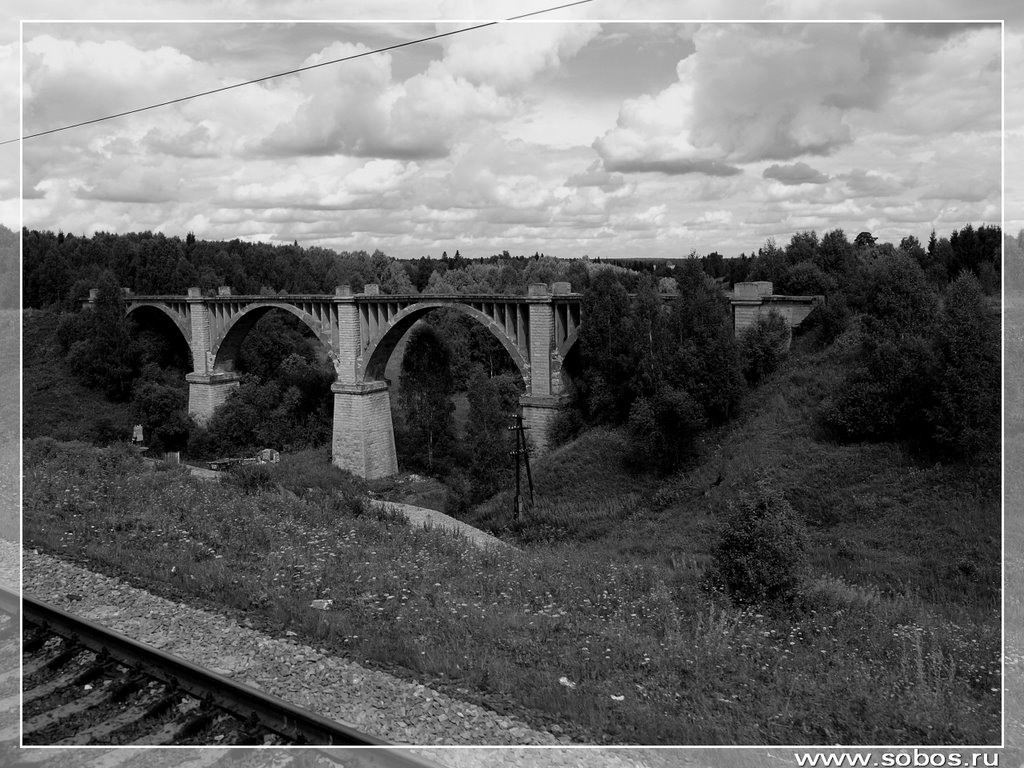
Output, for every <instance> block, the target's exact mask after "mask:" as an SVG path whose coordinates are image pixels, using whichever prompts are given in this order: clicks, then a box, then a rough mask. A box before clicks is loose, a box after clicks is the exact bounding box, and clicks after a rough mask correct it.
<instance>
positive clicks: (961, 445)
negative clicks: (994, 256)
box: [927, 265, 1000, 457]
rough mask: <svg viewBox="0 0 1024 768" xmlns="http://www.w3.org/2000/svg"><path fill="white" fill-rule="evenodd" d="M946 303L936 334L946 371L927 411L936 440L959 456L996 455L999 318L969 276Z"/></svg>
mask: <svg viewBox="0 0 1024 768" xmlns="http://www.w3.org/2000/svg"><path fill="white" fill-rule="evenodd" d="M986 266H987V265H986ZM944 298H945V302H944V306H943V311H942V313H941V314H940V321H939V324H938V333H937V337H938V338H937V347H938V356H939V358H940V360H941V364H942V370H941V375H940V376H938V377H936V378H937V380H936V386H935V395H934V405H933V406H932V407H931V408H929V409H928V412H927V419H928V425H929V428H930V432H931V438H932V440H933V442H934V443H935V444H936V446H937V447H938V448H939V449H940V450H942V451H944V452H946V453H948V454H951V455H954V456H960V457H968V456H978V455H981V454H983V453H991V452H993V451H997V450H998V448H999V398H1000V338H999V336H1000V334H999V318H998V315H997V314H996V313H995V312H993V311H992V310H990V309H989V308H988V306H987V305H986V300H985V297H984V295H983V293H982V286H981V284H980V283H979V281H978V279H977V278H975V277H974V275H973V274H971V273H970V272H966V271H965V272H963V273H962V274H961V275H960V277H958V278H957V279H956V280H954V281H953V282H952V283H950V284H949V286H948V287H947V289H946V293H945V297H944Z"/></svg>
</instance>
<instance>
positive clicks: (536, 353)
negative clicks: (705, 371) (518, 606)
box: [84, 283, 821, 479]
mask: <svg viewBox="0 0 1024 768" xmlns="http://www.w3.org/2000/svg"><path fill="white" fill-rule="evenodd" d="M771 291H772V286H771V283H739V284H737V286H736V292H735V295H734V296H733V298H732V304H733V314H734V324H735V327H736V331H737V333H738V332H739V331H741V330H742V329H743V328H744V327H746V326H747V325H749V324H751V323H753V322H755V321H756V319H757V317H758V316H759V315H760V314H761V313H762V312H767V311H769V310H770V309H777V310H779V311H780V312H781V314H783V316H784V317H785V318H786V319H787V321H789V323H790V324H791V325H796V324H798V323H799V322H800V321H802V320H803V319H804V317H806V316H807V314H808V313H809V312H810V310H811V308H812V307H813V305H814V303H816V302H817V301H818V300H820V298H821V297H816V296H815V297H812V296H785V297H782V296H773V295H771ZM95 298H96V292H95V289H94V290H93V291H90V298H89V300H88V301H86V302H84V303H85V304H86V305H89V304H91V303H92V302H93V301H95ZM580 299H581V297H580V295H579V294H574V293H572V292H571V286H570V285H569V283H553V284H552V285H551V286H550V288H549V286H547V285H544V284H535V285H531V286H530V287H529V291H528V293H527V295H526V296H504V295H502V296H498V295H466V294H458V295H424V294H414V295H385V294H381V293H380V290H379V287H378V286H376V285H368V286H366V289H365V292H363V293H359V294H354V293H353V292H352V290H351V288H349V287H348V286H339V287H338V288H337V289H335V293H334V295H333V296H330V295H309V296H296V295H287V296H284V295H280V296H236V295H232V293H231V290H230V289H229V288H226V287H222V288H221V289H220V290H219V292H218V295H217V296H203V295H202V294H201V292H200V290H199V289H198V288H190V289H189V292H188V295H187V296H142V295H134V294H130V293H128V294H126V296H125V301H126V308H127V313H128V315H129V316H133V315H134V316H136V317H138V318H139V319H140V320H141V319H143V318H144V316H145V315H147V314H149V315H152V313H157V315H158V316H160V317H162V318H164V319H165V322H164V326H165V327H166V325H167V323H166V321H167V320H169V321H170V323H171V324H173V326H174V327H175V328H177V330H178V331H179V332H180V333H181V336H182V338H183V339H184V341H185V343H186V344H187V345H188V348H189V350H190V352H191V357H192V372H191V373H188V374H187V375H186V376H185V379H186V380H187V381H188V384H189V402H188V409H189V413H190V414H191V415H192V416H193V417H194V418H195V419H196V420H197V421H198V422H200V423H203V422H205V421H207V420H208V419H209V418H210V417H211V416H212V415H213V412H214V410H215V409H216V408H217V406H218V405H220V404H221V403H223V402H224V401H225V400H226V399H227V396H228V393H229V392H230V391H231V390H232V389H233V388H234V387H236V386H238V383H239V381H240V379H241V376H240V374H239V373H238V372H237V371H236V370H235V361H236V357H237V355H238V351H239V349H240V347H241V344H242V341H243V339H245V336H246V334H248V333H249V331H250V330H252V328H253V326H254V325H255V324H256V322H257V321H258V320H259V319H260V318H261V317H262V316H263V315H265V314H266V313H268V312H270V311H273V310H275V309H276V310H283V311H285V312H290V313H291V314H293V315H295V316H296V317H298V318H299V319H300V320H301V321H302V322H303V323H304V324H305V325H306V326H307V327H308V328H309V329H310V331H312V333H313V334H314V335H315V336H316V338H317V339H319V340H320V342H321V343H322V344H323V345H324V347H325V348H326V350H327V353H328V355H329V356H330V359H331V361H332V363H333V364H334V370H335V373H336V379H335V382H334V384H333V385H332V386H331V390H332V392H333V393H334V426H333V436H332V456H333V461H334V463H335V464H336V465H337V466H339V467H341V468H342V469H347V470H349V471H351V472H353V473H354V474H357V475H360V476H361V477H365V478H370V479H372V478H377V477H386V476H388V475H392V474H395V473H396V472H397V471H398V462H397V458H396V454H395V437H394V430H393V427H392V421H391V399H390V393H389V382H388V381H387V380H386V379H385V378H384V369H385V366H386V365H387V363H388V359H389V358H390V357H391V353H392V352H393V351H394V349H395V346H396V345H397V344H398V342H399V341H400V340H401V339H402V337H403V336H404V335H405V334H406V333H407V332H408V331H409V329H410V328H411V327H412V326H413V324H414V323H415V322H416V321H417V320H420V319H421V318H423V317H424V316H425V315H427V314H428V313H429V312H432V311H434V310H436V309H439V308H441V307H449V308H452V309H454V310H457V311H459V312H462V313H463V314H465V315H468V316H469V317H471V318H473V319H474V320H476V321H477V322H479V323H482V324H483V325H484V327H486V328H487V329H488V330H489V331H490V332H491V333H492V334H494V336H495V337H496V338H497V339H498V341H500V342H501V344H502V346H504V348H505V350H506V351H507V352H508V354H509V356H510V357H511V358H512V360H513V361H514V362H515V364H516V366H517V368H518V369H519V372H520V374H521V375H522V377H523V383H524V385H525V390H524V394H523V395H522V396H521V397H520V404H521V406H522V413H523V422H524V424H525V425H526V426H528V427H530V430H531V431H530V439H531V442H532V444H533V446H534V449H535V450H536V451H537V452H543V451H544V450H545V448H546V447H547V444H548V433H549V430H550V427H551V423H552V421H553V419H554V417H555V415H556V414H557V412H558V408H559V407H560V406H562V405H563V404H564V403H565V402H566V399H567V398H568V392H567V382H566V381H565V380H564V378H563V374H562V363H563V361H564V360H565V357H566V355H567V354H568V353H569V350H570V349H571V348H572V346H573V344H574V343H575V342H576V338H577V334H578V331H579V327H580V322H581V317H580Z"/></svg>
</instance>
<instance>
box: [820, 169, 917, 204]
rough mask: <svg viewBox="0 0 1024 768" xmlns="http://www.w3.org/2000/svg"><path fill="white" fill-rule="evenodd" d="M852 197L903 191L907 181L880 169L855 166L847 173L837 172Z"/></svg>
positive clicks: (886, 194)
mask: <svg viewBox="0 0 1024 768" xmlns="http://www.w3.org/2000/svg"><path fill="white" fill-rule="evenodd" d="M836 178H838V179H840V180H841V181H842V182H843V183H844V184H845V185H846V188H847V190H848V193H849V194H850V195H851V196H853V197H888V196H890V195H898V194H899V193H900V192H902V191H904V190H905V189H906V188H907V186H908V182H907V181H905V180H904V179H901V178H900V177H898V176H896V175H894V174H891V173H885V172H882V171H872V170H865V169H863V168H856V169H854V170H852V171H850V172H848V173H841V174H838V175H837V177H836Z"/></svg>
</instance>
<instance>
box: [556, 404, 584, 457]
mask: <svg viewBox="0 0 1024 768" xmlns="http://www.w3.org/2000/svg"><path fill="white" fill-rule="evenodd" d="M584 426H585V423H584V421H583V414H582V413H580V410H579V408H577V407H575V406H571V405H570V406H566V407H565V408H562V409H560V410H559V411H558V413H557V414H556V415H555V418H554V419H553V420H552V422H551V429H550V431H549V433H548V442H549V443H550V445H551V447H552V448H557V447H558V446H561V445H565V444H566V443H568V442H569V441H570V440H573V439H575V438H576V437H578V436H579V435H580V433H581V432H582V431H583V428H584Z"/></svg>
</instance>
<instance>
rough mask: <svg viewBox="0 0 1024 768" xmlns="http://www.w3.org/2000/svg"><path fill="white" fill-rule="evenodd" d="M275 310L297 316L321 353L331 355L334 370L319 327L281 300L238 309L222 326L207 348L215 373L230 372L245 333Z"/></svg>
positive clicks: (326, 344)
mask: <svg viewBox="0 0 1024 768" xmlns="http://www.w3.org/2000/svg"><path fill="white" fill-rule="evenodd" d="M275 310H282V311H284V312H287V313H288V314H290V315H293V316H295V317H297V318H298V319H299V320H300V321H301V322H302V324H303V325H304V326H305V327H306V328H307V329H308V330H309V332H310V336H311V337H312V338H314V339H316V340H317V341H318V342H319V343H320V345H321V346H322V347H323V350H324V352H325V354H326V355H327V356H328V357H329V358H330V359H331V364H332V366H333V367H334V369H335V373H337V367H338V361H337V360H336V359H335V356H334V355H332V354H331V348H330V344H329V343H328V342H327V341H326V340H325V339H323V338H321V335H320V333H321V329H320V328H319V327H318V326H317V325H316V324H315V323H314V321H313V320H312V318H310V317H309V315H307V314H306V313H305V312H303V311H302V310H301V309H299V308H298V307H296V306H295V305H293V304H289V303H288V302H284V301H271V302H269V303H261V304H259V305H257V306H253V307H251V308H249V309H246V310H244V311H242V312H239V313H238V314H237V315H236V316H235V317H234V318H233V319H232V321H231V323H230V324H229V325H228V326H227V327H226V328H225V329H224V333H223V337H222V338H221V340H220V342H219V343H217V344H216V345H214V346H213V348H212V349H211V350H210V352H211V353H212V355H213V370H214V371H216V372H218V373H230V372H233V371H234V370H235V364H236V363H237V361H238V354H239V352H240V350H241V348H242V343H243V342H244V341H245V337H246V336H248V335H249V333H250V332H251V331H252V329H253V328H255V327H256V324H257V323H258V322H259V321H260V320H262V319H263V317H265V316H266V315H268V314H269V313H271V312H273V311H275Z"/></svg>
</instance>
